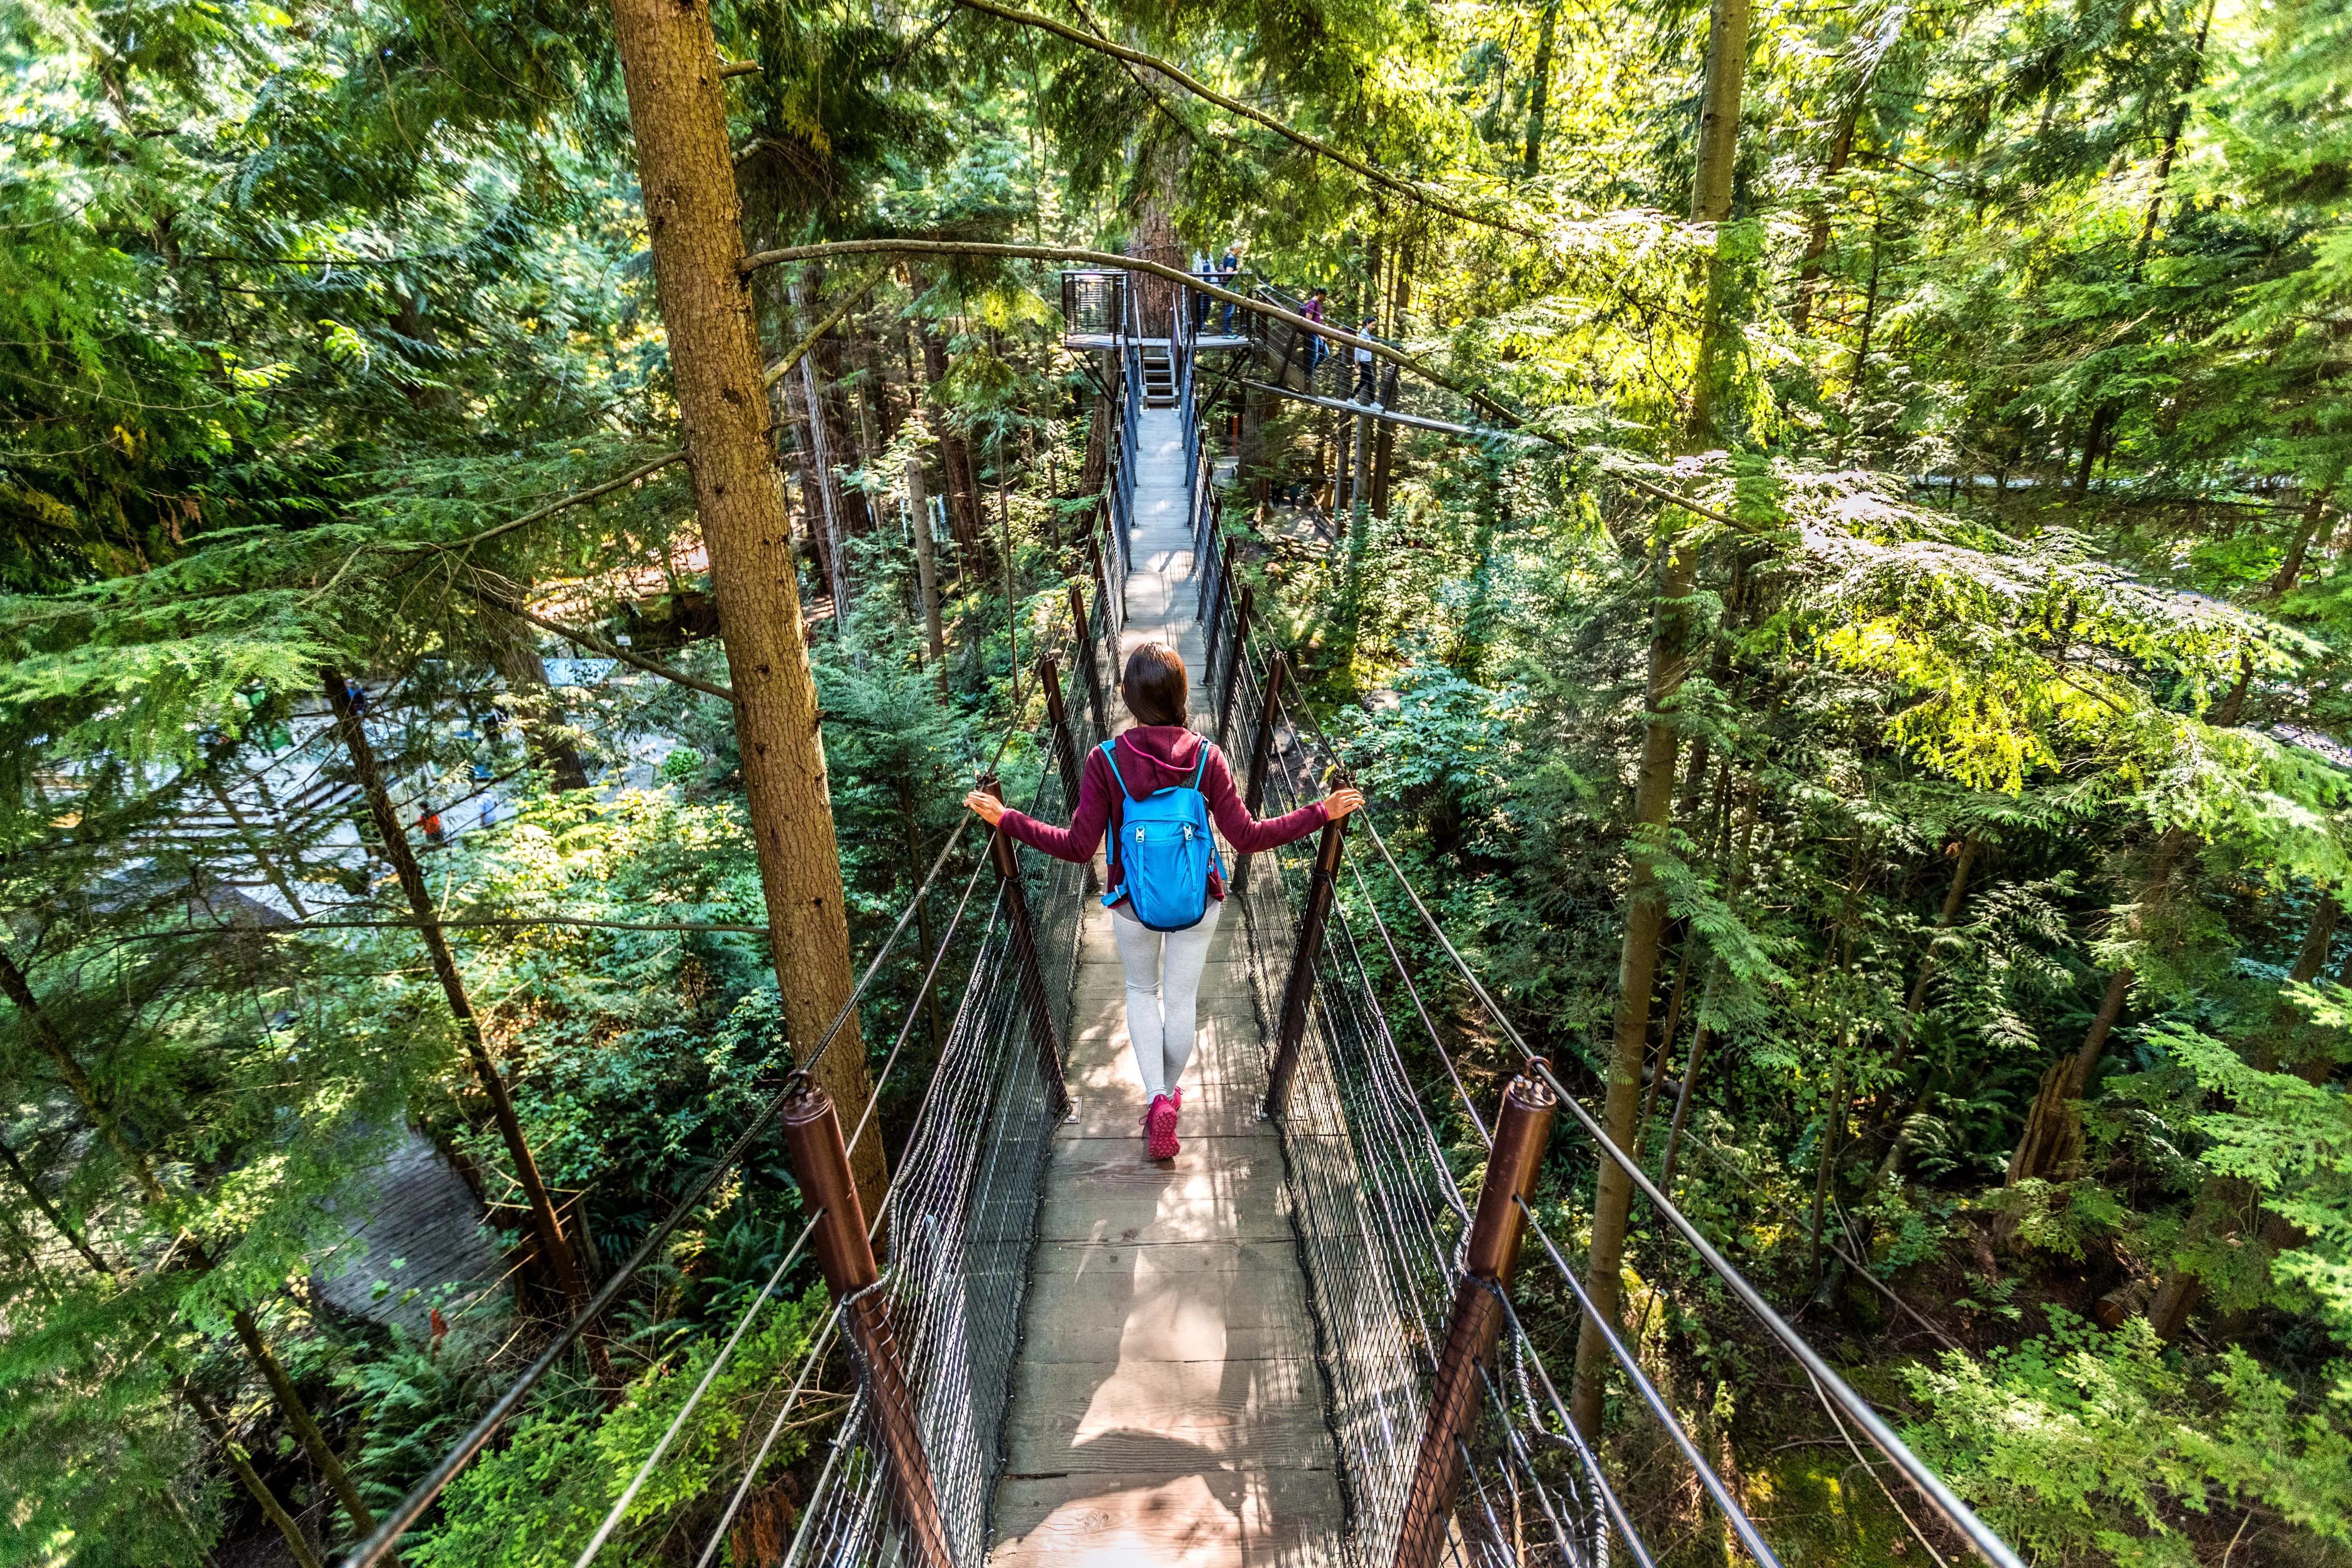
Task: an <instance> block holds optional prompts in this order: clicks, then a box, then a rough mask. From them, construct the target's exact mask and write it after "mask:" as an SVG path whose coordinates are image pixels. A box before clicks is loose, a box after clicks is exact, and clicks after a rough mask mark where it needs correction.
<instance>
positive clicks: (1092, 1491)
mask: <svg viewBox="0 0 2352 1568" xmlns="http://www.w3.org/2000/svg"><path fill="white" fill-rule="evenodd" d="M1139 436H1140V437H1141V439H1140V443H1139V445H1140V448H1141V449H1140V452H1139V469H1138V476H1137V478H1138V482H1137V487H1136V494H1135V524H1134V531H1133V555H1134V563H1135V569H1134V573H1133V574H1132V575H1131V576H1130V578H1129V582H1128V588H1127V612H1128V617H1129V619H1128V630H1127V635H1126V637H1125V639H1124V641H1125V645H1126V647H1129V648H1131V647H1134V646H1135V645H1136V644H1138V643H1140V642H1144V641H1147V640H1157V641H1163V642H1169V643H1172V644H1174V645H1175V646H1176V647H1178V648H1179V649H1180V650H1181V652H1182V653H1183V655H1184V658H1185V662H1186V664H1187V665H1188V666H1190V668H1191V669H1192V676H1193V681H1194V686H1195V694H1196V700H1197V698H1198V689H1199V684H1200V679H1201V647H1200V633H1199V629H1198V627H1197V626H1196V625H1195V624H1194V621H1193V614H1192V612H1193V605H1194V595H1195V594H1196V592H1197V582H1196V580H1195V578H1194V575H1193V560H1192V535H1191V533H1190V531H1188V528H1187V524H1186V501H1187V499H1188V489H1187V486H1188V481H1189V476H1188V475H1187V474H1186V473H1185V471H1184V459H1183V444H1182V439H1181V432H1180V430H1179V427H1178V426H1177V423H1176V413H1175V411H1174V410H1173V409H1165V410H1163V409H1152V410H1148V411H1147V412H1146V413H1145V414H1144V416H1143V423H1142V426H1141V427H1140V430H1139ZM1195 721H1196V724H1198V725H1200V727H1205V723H1204V722H1203V721H1202V720H1201V716H1200V715H1198V714H1197V713H1196V715H1195ZM1122 727H1123V725H1122ZM1230 862H1231V857H1230V854H1228V864H1230ZM1113 918H1114V917H1113V916H1112V915H1111V914H1110V912H1109V911H1108V910H1104V909H1102V908H1101V907H1100V905H1099V904H1095V905H1093V906H1092V907H1090V908H1089V909H1088V910H1087V924H1086V929H1085V932H1084V936H1083V938H1082V944H1081V948H1080V952H1079V965H1078V971H1077V982H1076V984H1077V994H1076V1005H1075V1007H1074V1009H1073V1013H1074V1016H1073V1021H1072V1026H1071V1033H1072V1039H1071V1042H1070V1044H1069V1047H1068V1051H1067V1062H1066V1074H1067V1077H1068V1079H1069V1084H1070V1090H1071V1093H1072V1094H1073V1095H1074V1096H1075V1097H1076V1100H1077V1120H1076V1121H1075V1122H1073V1123H1071V1124H1069V1125H1066V1126H1065V1127H1063V1128H1062V1129H1061V1131H1060V1132H1059V1133H1058V1135H1057V1136H1056V1138H1055V1144H1054V1149H1053V1153H1052V1157H1051V1160H1050V1162H1049V1163H1048V1165H1047V1169H1046V1173H1045V1196H1044V1202H1043V1205H1042V1207H1041V1208H1040V1211H1039V1214H1038V1224H1037V1247H1036V1253H1035V1257H1034V1260H1033V1262H1032V1265H1031V1270H1030V1282H1029V1300H1028V1307H1027V1312H1026V1319H1025V1321H1024V1327H1023V1342H1022V1353H1021V1362H1020V1364H1019V1366H1018V1367H1017V1368H1016V1370H1015V1373H1014V1378H1013V1405H1012V1411H1011V1415H1010V1419H1009V1423H1008V1426H1007V1428H1006V1433H1005V1447H1006V1460H1007V1462H1006V1466H1005V1471H1004V1475H1003V1479H1001V1480H1000V1481H999V1483H998V1486H997V1491H996V1504H995V1510H994V1532H993V1533H994V1542H995V1545H994V1550H993V1552H992V1561H993V1562H994V1563H999V1564H1015V1563H1023V1564H1025V1563H1046V1562H1051V1563H1055V1564H1056V1565H1057V1568H1059V1565H1062V1564H1099V1565H1101V1568H1110V1565H1112V1564H1118V1565H1120V1568H1127V1565H1130V1564H1137V1563H1155V1564H1181V1565H1183V1568H1210V1565H1213V1564H1224V1563H1235V1564H1243V1563H1246V1564H1252V1565H1258V1564H1273V1563H1325V1562H1334V1561H1337V1560H1338V1555H1339V1554H1338V1550H1337V1538H1338V1536H1339V1531H1340V1530H1341V1528H1342V1518H1343V1516H1342V1512H1341V1507H1340V1498H1339V1485H1338V1480H1337V1476H1336V1470H1335V1466H1336V1458H1335V1455H1334V1451H1333V1448H1332V1445H1331V1438H1330V1433H1329V1429H1328V1426H1326V1423H1325V1419H1324V1401H1325V1393H1324V1385H1323V1377H1322V1373H1321V1370H1320V1368H1319V1366H1318V1363H1317V1361H1316V1359H1315V1357H1316V1346H1315V1330H1314V1324H1313V1321H1312V1320H1311V1318H1310V1317H1309V1316H1308V1312H1307V1287H1306V1280H1305V1277H1304V1275H1303V1274H1302V1273H1301V1271H1300V1268H1299V1265H1298V1258H1297V1252H1296V1250H1295V1249H1294V1245H1293V1239H1292V1234H1291V1223H1290V1217H1289V1213H1288V1209H1287V1198H1286V1192H1285V1188H1284V1181H1283V1166H1282V1145H1281V1142H1280V1136H1279V1134H1278V1133H1277V1132H1276V1130H1275V1127H1274V1124H1273V1123H1272V1122H1268V1121H1259V1120H1258V1116H1257V1108H1258V1102H1259V1100H1260V1099H1261V1098H1262V1097H1263V1095H1264V1093H1265V1034H1264V1030H1263V1028H1262V1027H1261V1025H1260V1022H1259V1019H1258V1016H1257V1013H1256V1010H1255V1005H1254V1004H1253V1002H1252V1000H1251V995H1250V988H1249V983H1248V979H1247V977H1246V975H1245V974H1244V968H1243V964H1242V963H1241V961H1240V960H1241V954H1242V946H1243V942H1244V931H1243V923H1242V920H1241V911H1240V910H1238V909H1234V910H1229V911H1227V912H1226V915H1225V916H1224V917H1223V918H1222V919H1221V921H1220V925H1219V929H1218V931H1217V935H1216V938H1215V941H1214V942H1213V946H1212V947H1211V950H1210V963H1209V965H1208V969H1207V971H1206V973H1204V974H1203V976H1202V984H1201V1013H1200V1016H1201V1035H1200V1045H1199V1047H1198V1049H1197V1050H1196V1051H1195V1053H1194V1056H1193V1058H1192V1067H1191V1068H1189V1069H1188V1071H1187V1072H1186V1074H1185V1079H1186V1081H1185V1097H1184V1117H1183V1128H1182V1131H1183V1139H1184V1146H1183V1152H1181V1154H1179V1155H1178V1156H1177V1157H1176V1158H1175V1159H1173V1160H1171V1161H1164V1162H1154V1161H1151V1160H1149V1159H1147V1158H1146V1157H1145V1154H1144V1147H1143V1138H1142V1131H1141V1128H1140V1126H1139V1121H1140V1119H1141V1117H1142V1115H1143V1110H1144V1103H1143V1090H1142V1086H1141V1083H1140V1080H1139V1079H1138V1077H1137V1074H1136V1069H1135V1066H1134V1062H1133V1060H1132V1058H1131V1057H1130V1056H1129V1048H1128V1037H1127V1023H1126V1013H1125V997H1126V991H1125V981H1124V978H1123V976H1122V973H1121V972H1120V969H1119V964H1118V951H1117V948H1116V946H1115V944H1114V941H1113V937H1112V933H1111V924H1110V922H1111V921H1112V919H1113Z"/></svg>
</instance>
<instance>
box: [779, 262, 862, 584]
mask: <svg viewBox="0 0 2352 1568" xmlns="http://www.w3.org/2000/svg"><path fill="white" fill-rule="evenodd" d="M819 276H820V275H819V274H817V273H816V272H815V270H814V268H812V269H811V271H810V272H809V273H808V274H807V275H805V276H803V277H801V278H797V279H793V312H794V313H795V314H796V315H798V316H799V317H800V319H801V321H803V322H805V323H807V324H808V325H810V326H814V324H815V323H816V322H817V321H820V320H821V319H822V317H823V313H822V312H821V311H820V310H818V309H817V303H816V289H817V281H818V278H819ZM816 359H817V356H816V353H814V350H812V351H811V352H810V353H804V354H803V355H802V356H801V363H800V366H799V369H800V378H801V405H802V407H803V409H804V410H806V415H805V418H806V424H805V425H804V426H803V429H805V430H806V431H807V432H808V437H809V458H808V468H806V470H804V472H805V474H806V475H807V476H809V477H813V478H814V480H815V481H816V482H815V489H816V501H817V506H818V509H819V510H815V511H813V512H812V513H811V514H810V518H809V521H810V522H811V524H812V525H814V524H817V523H819V522H822V523H823V525H824V561H825V579H826V582H827V584H829V585H830V586H831V587H832V589H833V622H834V625H835V626H838V627H840V628H841V629H842V630H843V631H847V630H848V629H849V594H850V589H849V562H848V559H847V556H846V555H845V552H844V551H843V549H842V542H843V541H844V540H845V539H847V538H848V536H849V534H850V532H851V530H850V527H849V523H848V515H847V514H848V504H847V498H846V496H845V495H844V493H843V490H842V484H841V450H842V448H841V447H840V445H839V444H838V441H837V435H838V426H839V423H840V422H839V419H838V417H837V416H836V414H835V410H833V409H832V408H831V407H830V406H828V399H827V398H826V396H825V391H824V383H822V382H821V381H819V380H818V378H817V365H816ZM804 482H805V481H804Z"/></svg>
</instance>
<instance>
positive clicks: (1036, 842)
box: [1004, 724, 1324, 904]
mask: <svg viewBox="0 0 2352 1568" xmlns="http://www.w3.org/2000/svg"><path fill="white" fill-rule="evenodd" d="M1115 743H1116V744H1117V746H1118V775H1117V776H1116V777H1114V776H1113V775H1112V773H1111V768H1110V763H1108V762H1107V761H1105V760H1104V758H1103V754H1102V748H1101V747H1099V746H1097V747H1096V748H1094V749H1093V750H1092V751H1089V752H1087V766H1086V772H1085V773H1083V774H1081V775H1080V777H1079V780H1078V808H1077V810H1076V812H1074V813H1072V814H1071V816H1070V825H1069V826H1067V827H1055V826H1051V825H1050V824H1047V823H1043V822H1040V821H1038V820H1037V819H1036V818H1035V817H1034V816H1029V815H1028V814H1027V813H1025V812H1019V811H1007V812H1006V813H1005V814H1004V831H1005V832H1006V833H1008V834H1011V835H1012V836H1013V837H1015V838H1017V839H1019V840H1020V841H1021V842H1022V843H1024V844H1026V845H1028V846H1030V847H1032V848H1035V849H1042V850H1044V851H1045V853H1046V854H1048V855H1051V856H1053V857H1054V858H1055V859H1057V860H1076V861H1087V860H1091V859H1093V858H1094V854H1095V848H1096V847H1097V845H1099V844H1101V843H1102V841H1103V831H1104V829H1105V828H1107V827H1108V828H1110V829H1111V834H1110V867H1109V870H1110V875H1109V877H1108V887H1109V888H1110V889H1111V901H1112V902H1113V903H1114V904H1118V903H1124V902H1125V901H1126V900H1125V897H1124V895H1123V894H1122V892H1121V891H1120V889H1123V888H1125V887H1126V885H1127V883H1126V878H1125V876H1124V875H1123V874H1122V873H1121V871H1120V869H1119V864H1118V830H1117V827H1116V826H1115V824H1116V823H1117V822H1118V819H1119V817H1120V816H1122V815H1123V813H1122V811H1121V809H1120V808H1121V806H1122V805H1124V803H1125V802H1126V801H1128V800H1129V799H1133V800H1141V799H1142V798H1143V797H1144V796H1145V795H1150V793H1151V792H1152V791H1154V790H1161V789H1166V788H1167V787H1168V786H1169V785H1171V784H1191V783H1192V770H1193V768H1194V767H1196V766H1198V765H1199V763H1200V761H1201V748H1202V746H1209V765H1208V766H1207V767H1205V768H1202V769H1201V793H1202V795H1205V796H1207V797H1208V802H1209V816H1210V818H1211V820H1213V822H1215V823H1216V825H1217V831H1218V832H1220V833H1222V834H1223V835H1224V836H1225V842H1226V843H1228V844H1231V845H1232V846H1233V847H1234V853H1236V854H1239V855H1255V854H1257V853H1258V852H1259V851H1260V850H1265V849H1273V848H1276V847H1280V846H1282V845H1285V844H1288V843H1290V842H1292V841H1293V840H1295V839H1300V838H1304V837H1307V835H1308V834H1310V833H1312V832H1314V831H1315V830H1316V829H1317V828H1318V827H1320V826H1323V823H1324V811H1323V803H1322V802H1321V801H1319V800H1318V801H1316V802H1315V803H1313V804H1312V805H1302V806H1300V807H1299V808H1298V809H1297V811H1294V812H1291V813H1289V814H1287V815H1286V816H1276V817H1272V818H1269V819H1268V820H1266V821H1265V822H1260V821H1258V820H1257V819H1256V818H1255V817H1254V816H1250V814H1249V807H1248V806H1246V805H1243V804H1242V797H1241V792H1240V791H1239V790H1237V789H1235V788H1234V775H1233V773H1232V772H1231V770H1229V769H1228V768H1227V767H1226V766H1225V754H1224V752H1222V751H1219V750H1218V749H1217V748H1216V747H1214V746H1210V745H1209V742H1206V741H1204V740H1202V738H1201V737H1200V736H1198V735H1195V734H1194V733H1192V731H1190V730H1187V729H1185V728H1184V727H1183V726H1181V725H1180V724H1151V725H1139V726H1137V727H1136V728H1135V729H1132V730H1129V731H1127V732H1126V733H1124V734H1122V735H1120V736H1119V737H1118V741H1117V742H1115ZM1121 781H1124V782H1125V783H1126V785H1127V790H1126V793H1125V794H1124V795H1122V794H1121V793H1120V791H1119V787H1118V786H1119V784H1120V783H1121ZM1209 896H1210V897H1211V898H1213V899H1222V898H1223V897H1224V896H1225V880H1224V879H1223V877H1220V876H1219V875H1218V874H1217V870H1216V868H1215V866H1214V865H1212V866H1211V867H1210V868H1209Z"/></svg>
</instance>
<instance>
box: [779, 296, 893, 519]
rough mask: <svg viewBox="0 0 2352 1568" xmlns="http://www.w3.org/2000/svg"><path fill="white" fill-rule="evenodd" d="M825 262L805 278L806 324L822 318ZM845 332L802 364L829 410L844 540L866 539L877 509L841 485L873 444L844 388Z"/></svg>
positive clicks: (824, 341)
mask: <svg viewBox="0 0 2352 1568" xmlns="http://www.w3.org/2000/svg"><path fill="white" fill-rule="evenodd" d="M823 268H824V263H822V262H812V263H810V264H809V265H808V270H807V271H806V272H805V273H803V278H804V279H805V280H806V282H805V287H806V297H805V299H804V300H798V301H796V302H797V303H799V304H800V305H801V308H802V319H803V321H806V322H807V323H808V324H809V325H810V326H814V325H815V324H816V322H817V321H819V320H820V319H821V312H819V310H817V308H816V299H817V295H818V293H819V292H820V291H821V289H822V284H823V279H824V271H823ZM844 358H845V354H844V353H843V349H842V341H841V329H840V328H839V327H837V326H836V327H835V328H834V329H833V330H832V331H827V332H825V333H824V335H823V336H821V337H819V338H818V339H817V341H816V342H815V344H814V346H813V347H811V348H810V350H809V352H808V354H807V357H805V358H804V359H803V360H802V361H801V371H802V374H804V375H807V376H810V377H812V378H813V384H814V388H815V395H814V398H813V400H812V402H813V406H814V407H818V408H822V409H824V441H825V451H826V452H827V453H828V454H829V455H830V461H831V463H832V465H833V466H832V468H831V470H830V473H831V477H832V479H833V485H834V505H835V509H836V510H838V512H839V514H840V519H841V532H842V536H843V537H844V538H845V539H863V538H865V537H866V535H867V534H869V533H871V532H873V531H874V512H873V509H872V508H871V507H869V506H867V505H866V492H865V491H864V490H862V489H857V488H856V486H854V485H848V484H845V483H843V482H842V479H841V475H842V474H843V473H844V472H845V471H854V470H856V469H860V468H864V467H865V466H866V449H867V447H868V446H869V445H870V443H869V442H866V441H862V440H861V439H860V438H859V437H860V428H859V426H858V422H857V421H856V419H855V418H854V417H853V416H854V415H855V413H856V409H855V407H854V406H853V404H854V399H853V397H852V395H851V394H850V391H849V389H848V388H847V387H846V386H845V384H844V383H845V380H846V379H847V373H846V372H845V370H844V369H843V360H844Z"/></svg>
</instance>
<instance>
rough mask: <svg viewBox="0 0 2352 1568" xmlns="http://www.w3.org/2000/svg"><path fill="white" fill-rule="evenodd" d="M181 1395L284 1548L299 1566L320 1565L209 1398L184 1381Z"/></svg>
mask: <svg viewBox="0 0 2352 1568" xmlns="http://www.w3.org/2000/svg"><path fill="white" fill-rule="evenodd" d="M180 1396H181V1398H182V1399H183V1400H184V1401H185V1402H186V1404H187V1406H188V1408H189V1409H191V1410H193V1411H194V1412H195V1413H196V1419H197V1421H199V1422H200V1423H202V1424H203V1426H204V1428H205V1434H206V1435H207V1436H210V1437H211V1438H212V1440H213V1447H215V1448H218V1449H219V1450H220V1454H221V1458H223V1459H225V1460H226V1461H227V1462H228V1468H229V1470H230V1472H231V1473H232V1474H234V1475H235V1476H236V1479H237V1484H238V1485H240V1486H242V1487H244V1488H245V1489H246V1492H247V1495H248V1496H250V1497H251V1498H252V1499H253V1500H254V1502H255V1504H256V1505H257V1506H258V1507H259V1508H260V1510H261V1512H262V1516H263V1517H264V1518H266V1519H267V1520H268V1521H269V1522H270V1523H271V1524H273V1525H275V1526H277V1528H278V1534H279V1535H281V1536H284V1537H285V1538H286V1550H287V1551H288V1552H290V1553H291V1554H292V1555H293V1558H294V1561H295V1563H296V1564H297V1565H298V1568H320V1563H319V1554H318V1552H315V1551H313V1550H311V1547H310V1537H308V1536H306V1535H304V1534H303V1533H302V1527H301V1526H300V1525H299V1524H297V1523H295V1522H294V1516H293V1515H292V1514H290V1513H289V1512H287V1511H286V1505H285V1504H284V1503H281V1502H279V1501H278V1494H277V1493H275V1492H273V1491H271V1490H270V1489H269V1488H268V1484H267V1483H265V1482H264V1481H263V1480H262V1479H261V1476H260V1473H259V1472H258V1471H257V1470H255V1469H254V1468H253V1463H252V1461H251V1460H249V1459H247V1458H246V1457H245V1451H244V1449H242V1448H241V1447H238V1446H237V1441H236V1434H234V1433H232V1432H231V1431H230V1430H229V1429H228V1423H227V1422H226V1421H224V1420H223V1419H221V1414H220V1412H219V1411H217V1410H215V1409H214V1408H213V1405H212V1401H211V1400H209V1399H206V1398H205V1395H204V1391H203V1390H201V1389H199V1388H197V1387H196V1385H195V1384H194V1383H191V1382H186V1381H183V1382H182V1384H181V1385H180Z"/></svg>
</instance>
